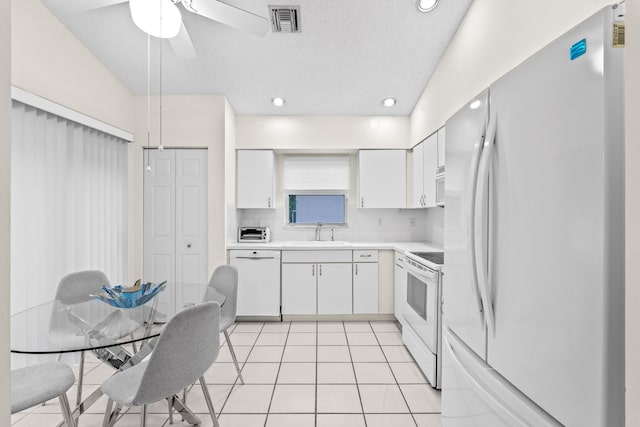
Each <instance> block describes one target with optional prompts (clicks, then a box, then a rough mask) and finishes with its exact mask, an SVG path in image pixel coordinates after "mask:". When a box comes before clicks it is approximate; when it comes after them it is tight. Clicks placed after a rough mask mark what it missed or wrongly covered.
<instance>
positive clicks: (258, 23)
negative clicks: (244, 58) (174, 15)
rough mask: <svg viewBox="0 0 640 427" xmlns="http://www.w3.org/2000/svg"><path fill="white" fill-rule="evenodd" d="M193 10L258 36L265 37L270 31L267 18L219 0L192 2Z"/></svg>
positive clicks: (194, 0)
mask: <svg viewBox="0 0 640 427" xmlns="http://www.w3.org/2000/svg"><path fill="white" fill-rule="evenodd" d="M191 8H192V9H193V10H191V11H192V12H193V11H195V13H197V14H198V15H202V16H204V17H206V18H209V19H212V20H214V21H217V22H220V23H221V24H224V25H227V26H229V27H232V28H235V29H238V30H242V31H247V32H249V33H252V34H255V35H256V36H264V35H265V34H266V33H267V31H268V30H269V20H268V19H267V18H264V17H262V16H259V15H256V14H253V13H251V12H248V11H246V10H243V9H239V8H237V7H235V6H231V5H229V4H226V3H222V2H219V1H217V0H192V2H191ZM187 10H189V8H187Z"/></svg>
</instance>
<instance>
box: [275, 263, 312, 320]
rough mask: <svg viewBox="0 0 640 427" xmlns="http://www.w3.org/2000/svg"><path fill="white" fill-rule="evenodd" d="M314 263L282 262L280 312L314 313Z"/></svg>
mask: <svg viewBox="0 0 640 427" xmlns="http://www.w3.org/2000/svg"><path fill="white" fill-rule="evenodd" d="M317 268H318V267H317V265H316V264H282V314H316V274H317Z"/></svg>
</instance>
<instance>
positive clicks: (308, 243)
mask: <svg viewBox="0 0 640 427" xmlns="http://www.w3.org/2000/svg"><path fill="white" fill-rule="evenodd" d="M346 244H347V242H345V241H343V240H338V241H331V240H319V241H318V240H304V241H294V242H286V243H283V246H345V245H346Z"/></svg>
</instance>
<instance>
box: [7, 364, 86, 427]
mask: <svg viewBox="0 0 640 427" xmlns="http://www.w3.org/2000/svg"><path fill="white" fill-rule="evenodd" d="M74 381H75V377H74V376H73V371H72V370H71V368H69V367H68V366H67V365H65V364H64V363H62V362H47V363H40V364H38V365H32V366H27V367H25V368H20V369H15V370H13V371H11V413H12V414H15V413H16V412H20V411H24V410H25V409H28V408H31V407H33V406H36V405H40V404H42V403H45V402H46V401H47V400H51V399H55V398H56V397H57V398H58V399H59V400H60V409H61V410H62V417H63V418H64V422H65V424H66V425H67V427H75V425H76V424H75V422H74V420H73V417H72V415H71V408H69V400H68V399H67V394H66V393H67V390H69V389H70V388H71V386H72V385H73V382H74Z"/></svg>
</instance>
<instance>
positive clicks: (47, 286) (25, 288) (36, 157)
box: [11, 101, 127, 313]
mask: <svg viewBox="0 0 640 427" xmlns="http://www.w3.org/2000/svg"><path fill="white" fill-rule="evenodd" d="M12 107H13V118H12V120H13V121H12V146H11V310H12V312H14V313H15V312H17V311H20V310H22V309H25V308H28V307H31V306H34V305H36V304H40V303H42V302H45V301H48V300H52V299H53V297H54V296H55V291H56V287H57V284H58V282H59V280H60V279H61V278H62V277H63V276H64V275H66V274H68V273H71V272H74V271H79V270H88V269H97V270H102V271H104V272H105V273H106V275H107V276H108V277H109V279H110V280H111V282H112V283H120V284H122V283H123V280H124V279H125V278H126V270H127V144H126V141H124V140H122V139H120V138H117V137H115V136H112V135H109V134H106V133H104V132H101V131H97V130H95V129H92V128H89V127H87V126H84V125H80V124H78V123H75V122H72V121H69V120H67V119H64V118H61V117H58V116H55V115H53V114H50V113H47V112H46V111H42V110H39V109H37V108H34V107H31V106H28V105H26V104H23V103H21V102H18V101H13V105H12Z"/></svg>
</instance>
